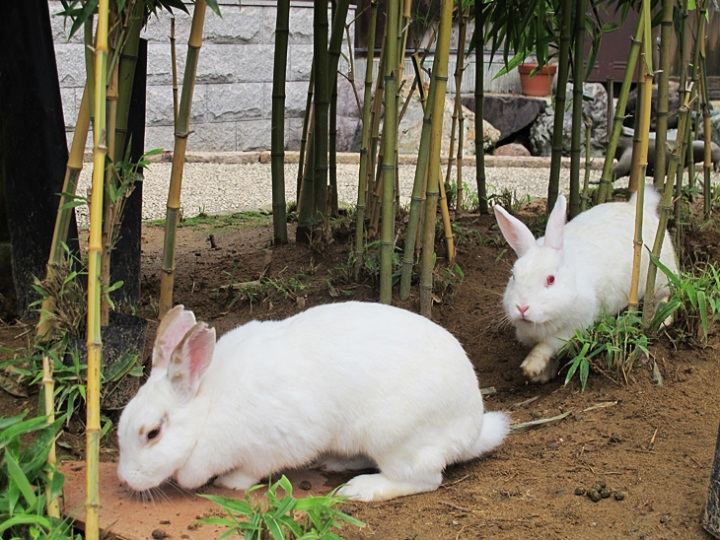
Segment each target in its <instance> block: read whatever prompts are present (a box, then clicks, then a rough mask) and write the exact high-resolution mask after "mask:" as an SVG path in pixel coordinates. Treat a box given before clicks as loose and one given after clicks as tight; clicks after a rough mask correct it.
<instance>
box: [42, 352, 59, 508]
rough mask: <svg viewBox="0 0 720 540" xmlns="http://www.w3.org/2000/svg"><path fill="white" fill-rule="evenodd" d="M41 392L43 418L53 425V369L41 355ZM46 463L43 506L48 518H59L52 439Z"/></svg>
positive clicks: (47, 359)
mask: <svg viewBox="0 0 720 540" xmlns="http://www.w3.org/2000/svg"><path fill="white" fill-rule="evenodd" d="M42 382H43V390H44V393H45V395H44V398H45V416H47V423H48V424H53V423H54V422H55V402H54V399H53V396H54V395H55V382H54V379H53V368H52V364H51V363H50V359H49V358H48V356H47V355H43V379H42ZM47 463H48V481H47V485H46V486H45V501H46V502H45V504H46V507H47V509H46V511H47V515H48V516H49V517H53V518H59V517H60V504H59V502H58V499H57V497H53V495H52V487H51V486H52V479H53V476H54V475H55V473H54V471H55V464H56V463H57V455H56V453H55V440H54V439H53V442H52V444H51V445H50V451H49V452H48V457H47Z"/></svg>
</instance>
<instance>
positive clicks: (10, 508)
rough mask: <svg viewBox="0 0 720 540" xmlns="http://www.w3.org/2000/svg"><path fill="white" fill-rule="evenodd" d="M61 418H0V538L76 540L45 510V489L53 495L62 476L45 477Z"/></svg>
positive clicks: (60, 488) (62, 524)
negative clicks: (54, 419) (53, 420)
mask: <svg viewBox="0 0 720 540" xmlns="http://www.w3.org/2000/svg"><path fill="white" fill-rule="evenodd" d="M62 422H63V418H59V419H58V420H56V421H55V422H54V423H52V424H48V421H47V417H37V418H31V419H30V420H25V414H24V413H23V414H21V415H19V416H15V417H13V418H0V471H1V472H0V538H3V539H13V540H14V539H18V540H20V539H23V540H24V539H30V538H53V539H57V540H63V539H73V540H75V539H78V540H79V539H80V538H82V537H81V535H79V534H77V535H75V534H74V533H73V531H72V527H71V526H70V525H69V524H68V523H67V522H65V521H62V520H59V519H55V518H50V517H48V516H47V514H46V510H45V502H46V500H45V497H44V493H45V489H46V487H47V486H49V488H50V492H51V495H52V496H54V497H57V496H59V495H60V493H61V491H62V485H63V480H64V479H63V476H62V475H61V474H60V473H59V472H57V471H53V473H54V474H53V476H52V480H50V476H49V474H48V473H49V467H48V464H47V457H48V454H49V452H50V447H51V444H52V441H53V439H54V438H55V436H56V434H57V432H58V430H59V429H60V425H61V424H62Z"/></svg>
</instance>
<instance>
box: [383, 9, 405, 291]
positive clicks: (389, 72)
mask: <svg viewBox="0 0 720 540" xmlns="http://www.w3.org/2000/svg"><path fill="white" fill-rule="evenodd" d="M399 16H400V6H399V5H398V3H397V2H389V3H388V5H387V20H386V25H387V33H386V40H385V45H384V46H385V48H386V52H385V58H386V59H387V62H386V64H385V71H384V75H385V122H384V124H383V143H384V153H383V165H382V168H383V190H382V230H381V244H380V302H381V303H383V304H390V303H392V258H393V257H392V256H393V247H394V236H395V196H394V190H395V179H396V177H397V162H396V154H395V149H396V148H397V129H398V126H397V117H398V114H397V113H398V98H397V92H398V41H397V39H398V20H399Z"/></svg>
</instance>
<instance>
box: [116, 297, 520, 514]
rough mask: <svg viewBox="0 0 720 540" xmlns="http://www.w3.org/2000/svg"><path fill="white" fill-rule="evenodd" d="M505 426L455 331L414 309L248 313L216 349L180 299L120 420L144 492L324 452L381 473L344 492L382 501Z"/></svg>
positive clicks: (410, 488)
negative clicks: (267, 317) (486, 404)
mask: <svg viewBox="0 0 720 540" xmlns="http://www.w3.org/2000/svg"><path fill="white" fill-rule="evenodd" d="M508 424H509V422H508V418H507V416H506V415H505V414H504V413H500V412H487V413H486V412H483V402H482V397H481V394H480V390H479V386H478V381H477V378H476V375H475V372H474V370H473V367H472V365H471V363H470V361H469V359H468V357H467V355H466V354H465V352H464V350H463V349H462V346H461V345H460V343H459V342H458V341H457V339H455V338H454V337H453V336H452V335H451V334H450V333H449V332H448V331H446V330H445V329H443V328H442V327H440V326H438V325H437V324H435V323H433V322H432V321H430V320H428V319H426V318H425V317H421V316H420V315H417V314H415V313H411V312H409V311H406V310H403V309H399V308H395V307H391V306H387V305H382V304H374V303H361V302H346V303H339V304H328V305H324V306H319V307H315V308H312V309H309V310H307V311H305V312H303V313H300V314H298V315H295V316H293V317H290V318H288V319H285V320H283V321H266V322H259V321H252V322H250V323H248V324H245V325H243V326H240V327H238V328H235V329H234V330H232V331H230V332H228V333H227V334H225V335H224V336H222V337H221V338H220V339H219V340H218V341H217V344H216V343H215V330H214V329H211V328H209V327H208V326H207V325H206V324H205V323H196V321H195V317H194V315H193V313H192V312H190V311H186V310H185V309H184V308H183V307H182V306H176V307H175V308H173V309H172V310H170V311H169V312H168V313H167V315H166V316H165V317H164V318H163V320H162V322H161V324H160V327H159V328H158V333H157V338H156V341H155V345H154V349H153V366H152V372H151V374H150V377H149V378H148V380H147V382H146V383H145V385H144V386H143V387H142V388H140V390H139V392H138V394H137V395H136V396H135V397H134V398H133V399H132V400H131V401H130V403H128V405H127V407H126V408H125V410H124V411H123V414H122V416H121V418H120V423H119V426H118V437H119V443H120V462H119V465H118V476H119V478H120V480H121V481H122V482H123V483H125V484H126V485H128V486H129V487H130V488H132V489H133V490H135V491H146V490H150V489H152V488H155V487H156V486H159V485H160V484H161V483H162V482H164V481H165V480H168V479H171V478H172V479H174V480H175V481H176V482H177V483H178V484H179V485H180V486H181V487H183V488H187V489H195V488H199V487H200V486H202V485H203V484H205V483H207V482H208V481H209V480H211V479H212V478H215V477H217V478H216V483H218V484H220V485H222V486H226V487H230V488H235V489H246V488H249V487H250V486H252V485H254V484H256V483H258V482H259V481H260V480H261V479H263V478H265V477H267V476H268V475H269V474H271V473H275V472H277V471H280V470H282V469H287V468H294V467H301V466H305V465H308V464H310V463H313V462H317V461H318V460H325V461H324V464H325V465H326V467H327V468H329V469H332V470H353V469H355V470H356V469H361V468H368V467H372V468H377V469H379V471H380V472H378V473H374V474H362V475H359V476H356V477H354V478H352V479H351V480H350V481H349V483H348V484H347V485H346V486H344V487H342V488H341V489H340V490H339V494H340V495H345V496H349V497H350V498H351V499H356V500H363V501H379V500H385V499H390V498H393V497H399V496H402V495H410V494H412V493H420V492H424V491H432V490H435V489H437V488H438V486H440V483H441V481H442V472H443V469H444V468H445V467H446V466H447V465H449V464H451V463H456V462H460V461H466V460H470V459H473V458H476V457H478V456H479V455H481V454H483V453H485V452H488V451H490V450H492V449H493V448H495V447H496V446H498V445H499V444H500V443H501V442H502V441H503V439H504V438H505V436H506V435H507V433H508V429H509V428H508ZM358 458H360V459H358Z"/></svg>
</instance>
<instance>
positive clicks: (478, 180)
mask: <svg viewBox="0 0 720 540" xmlns="http://www.w3.org/2000/svg"><path fill="white" fill-rule="evenodd" d="M484 6H485V3H484V2H475V184H476V185H477V193H478V207H479V208H478V210H479V211H480V213H481V214H487V213H488V212H489V209H488V200H487V179H486V175H485V134H484V133H483V131H484V125H483V118H484V116H483V115H484V114H485V112H484V109H485V106H484V96H485V91H484V88H485V40H484V36H483V31H482V29H483V28H484V26H485V11H484V10H483V7H484Z"/></svg>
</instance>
